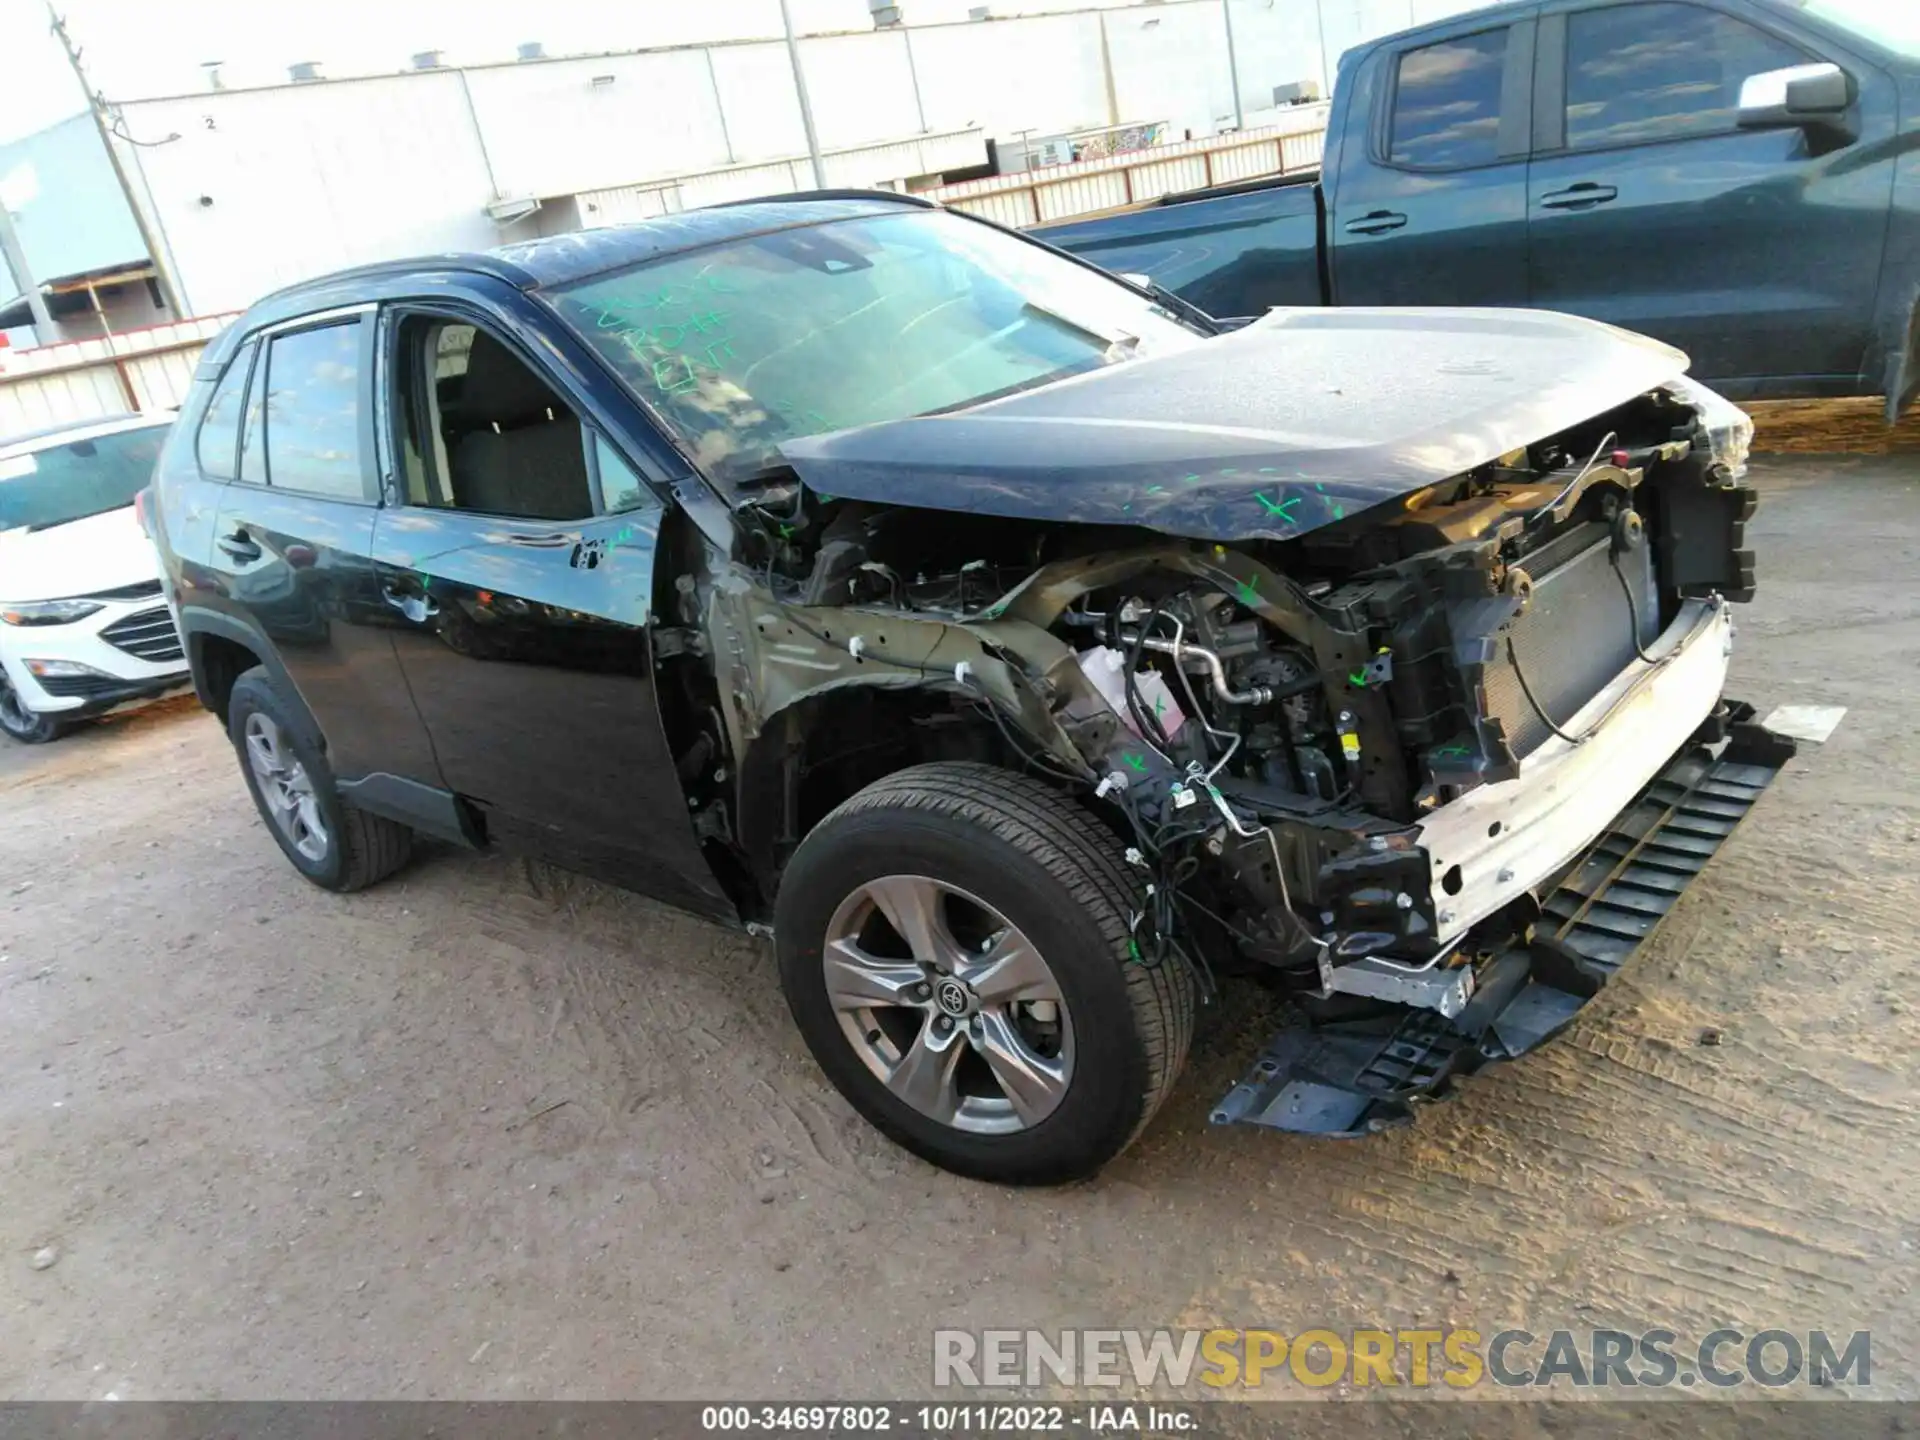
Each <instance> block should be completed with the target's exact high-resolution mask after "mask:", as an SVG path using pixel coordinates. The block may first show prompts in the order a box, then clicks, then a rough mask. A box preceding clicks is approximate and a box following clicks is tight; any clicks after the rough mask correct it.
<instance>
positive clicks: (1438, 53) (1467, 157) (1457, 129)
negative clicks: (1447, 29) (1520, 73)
mask: <svg viewBox="0 0 1920 1440" xmlns="http://www.w3.org/2000/svg"><path fill="white" fill-rule="evenodd" d="M1507 34H1508V32H1507V31H1506V30H1488V31H1484V32H1483V33H1481V34H1479V35H1460V36H1457V37H1455V38H1453V39H1451V40H1442V41H1440V42H1439V43H1438V44H1435V45H1424V46H1422V47H1421V48H1420V49H1418V50H1409V51H1407V53H1406V54H1404V55H1402V56H1401V57H1400V69H1399V78H1398V83H1397V84H1396V85H1395V87H1394V99H1393V127H1392V135H1391V138H1390V139H1389V142H1388V147H1387V158H1388V159H1389V160H1391V161H1392V162H1393V163H1394V164H1396V165H1411V166H1414V167H1416V168H1418V169H1422V170H1459V169H1463V168H1465V167H1466V166H1469V165H1490V164H1492V163H1493V162H1494V161H1496V160H1498V159H1499V158H1500V85H1501V80H1502V77H1503V76H1504V74H1505V71H1506V63H1507Z"/></svg>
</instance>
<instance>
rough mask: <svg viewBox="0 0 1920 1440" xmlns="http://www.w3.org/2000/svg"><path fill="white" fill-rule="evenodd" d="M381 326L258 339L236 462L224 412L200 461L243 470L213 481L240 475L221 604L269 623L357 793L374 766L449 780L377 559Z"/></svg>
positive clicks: (285, 329) (226, 540) (224, 491)
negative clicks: (377, 335)
mask: <svg viewBox="0 0 1920 1440" xmlns="http://www.w3.org/2000/svg"><path fill="white" fill-rule="evenodd" d="M373 332H374V326H373V313H372V307H366V308H365V309H362V310H352V311H346V312H338V311H336V312H329V313H328V314H325V315H320V316H313V317H308V318H306V319H302V320H298V321H293V322H291V323H289V324H286V325H282V326H278V327H275V328H274V329H271V330H268V331H267V332H265V333H264V334H262V335H260V336H259V337H257V339H256V340H255V341H254V342H252V345H251V351H250V354H249V357H248V358H249V359H250V361H251V365H252V371H251V375H250V377H249V378H248V381H247V389H246V391H245V393H246V396H247V402H246V407H245V414H244V416H243V418H242V424H241V426H240V431H241V434H240V448H239V455H238V458H237V462H234V456H233V452H232V451H231V450H230V449H223V448H222V444H223V441H224V442H225V443H228V444H230V443H231V442H230V439H227V438H226V437H230V435H231V431H230V429H225V428H222V427H223V425H224V421H222V414H223V413H224V412H220V411H218V410H217V409H210V411H209V414H208V417H207V420H206V422H205V424H204V425H203V427H202V439H203V441H205V440H207V438H208V437H207V430H208V429H209V428H212V429H213V431H214V435H213V439H212V445H211V448H209V446H208V445H207V444H205V443H203V444H202V445H201V447H200V455H199V461H200V465H201V467H202V469H203V470H205V469H206V468H207V467H208V466H212V467H214V469H215V471H216V472H218V471H219V470H220V469H221V468H223V466H227V467H229V468H226V469H225V474H224V475H223V476H220V475H217V476H216V477H213V478H224V479H226V480H227V483H226V484H225V485H224V486H223V487H222V488H221V489H220V490H219V492H218V494H219V499H218V518H217V519H216V520H215V522H214V527H213V543H212V546H211V548H210V550H209V552H208V562H207V571H208V574H209V576H210V578H211V580H212V583H213V587H214V590H215V593H216V596H217V605H218V608H219V609H221V610H224V611H225V612H226V613H227V614H228V615H229V616H230V617H231V618H232V619H233V620H234V621H236V622H237V623H238V624H239V625H240V626H242V627H244V629H245V630H248V631H258V632H264V634H265V635H266V638H267V639H268V640H269V641H270V642H271V651H272V653H273V655H274V657H275V659H276V661H277V664H278V665H279V666H280V667H281V668H282V669H283V671H284V674H283V677H282V678H283V679H284V680H286V681H287V682H290V683H291V684H292V685H293V687H294V688H295V689H296V690H297V691H298V692H299V694H300V698H301V699H302V700H304V701H305V702H306V706H307V709H308V710H309V711H310V712H311V713H312V715H313V717H314V720H315V722H316V723H317V724H318V725H319V728H320V733H321V736H322V737H323V739H324V742H325V744H326V747H327V758H328V762H329V763H330V764H331V765H332V767H333V771H334V774H335V776H336V777H337V778H338V779H339V780H340V781H341V782H342V784H343V785H344V786H346V787H348V789H349V792H350V791H351V787H352V785H353V784H354V783H355V782H357V781H360V780H363V779H364V778H366V777H367V776H369V775H375V774H384V775H393V776H398V777H401V778H403V779H407V780H411V781H414V782H416V783H429V784H430V783H432V782H433V781H434V778H435V772H434V764H433V754H432V750H431V749H430V748H429V746H428V744H427V736H426V730H425V728H424V727H423V726H422V725H421V723H420V716H419V714H418V712H417V711H416V710H415V709H414V706H413V701H412V699H411V697H409V696H408V694H407V687H406V681H405V679H404V678H403V677H402V675H401V673H400V666H399V661H398V660H397V658H396V657H395V655H394V650H393V640H392V634H393V630H394V628H395V626H394V623H393V621H394V617H393V614H392V612H391V611H390V610H389V609H388V608H387V607H386V606H385V605H384V604H383V603H382V602H381V599H380V587H379V583H378V581H377V579H376V577H375V575H374V571H373V565H372V561H371V559H370V553H371V550H372V542H373V521H374V513H375V505H374V502H375V497H376V495H377V493H378V492H377V490H376V488H375V468H374V460H373V420H372V406H371V403H370V402H371V399H372V393H371V376H372V369H373V366H372V359H373ZM233 378H235V376H234V372H233V370H232V368H231V367H230V368H229V372H228V377H227V379H233ZM222 383H223V385H224V384H225V383H226V380H223V382H222Z"/></svg>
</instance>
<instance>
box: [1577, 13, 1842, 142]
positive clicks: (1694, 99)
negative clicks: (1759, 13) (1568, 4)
mask: <svg viewBox="0 0 1920 1440" xmlns="http://www.w3.org/2000/svg"><path fill="white" fill-rule="evenodd" d="M1807 58H1808V57H1807V56H1806V55H1805V54H1804V53H1803V52H1802V51H1800V50H1798V49H1796V48H1795V47H1794V46H1792V45H1789V44H1787V43H1786V42H1785V41H1784V40H1777V39H1775V38H1774V37H1773V36H1771V35H1769V34H1767V33H1766V31H1764V30H1756V29H1755V28H1754V27H1753V26H1751V25H1749V24H1747V23H1746V22H1745V21H1744V20H1736V19H1735V18H1734V17H1733V16H1731V15H1726V14H1722V13H1721V12H1720V11H1718V10H1705V9H1702V8H1700V7H1699V6H1697V5H1681V4H1671V3H1660V4H1648V5H1615V6H1612V7H1609V8H1608V9H1605V10H1582V11H1577V12H1576V13H1574V14H1573V15H1570V16H1568V17H1567V148H1568V149H1570V150H1603V149H1607V148H1609V147H1611V146H1615V145H1636V144H1641V143H1643V142H1645V141H1649V140H1672V139H1680V138H1684V137H1686V136H1690V135H1722V134H1726V133H1728V132H1730V131H1732V130H1734V129H1735V128H1737V127H1736V125H1735V120H1736V119H1737V117H1738V114H1739V109H1740V86H1741V83H1742V82H1743V81H1745V80H1746V79H1747V78H1748V77H1749V76H1753V75H1760V74H1764V73H1765V72H1766V71H1769V70H1784V69H1785V68H1787V67H1788V66H1789V65H1804V64H1805V63H1806V62H1807Z"/></svg>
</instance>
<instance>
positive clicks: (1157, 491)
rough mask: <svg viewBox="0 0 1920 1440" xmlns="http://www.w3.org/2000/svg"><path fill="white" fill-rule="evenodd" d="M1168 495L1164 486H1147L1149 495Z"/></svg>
mask: <svg viewBox="0 0 1920 1440" xmlns="http://www.w3.org/2000/svg"><path fill="white" fill-rule="evenodd" d="M1166 493H1167V487H1166V486H1164V485H1149V486H1147V494H1149V495H1164V494H1166Z"/></svg>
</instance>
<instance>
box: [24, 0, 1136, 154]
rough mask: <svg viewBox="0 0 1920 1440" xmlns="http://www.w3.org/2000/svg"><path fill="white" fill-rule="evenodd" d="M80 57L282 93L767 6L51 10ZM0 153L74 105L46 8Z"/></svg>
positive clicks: (819, 5) (946, 10)
mask: <svg viewBox="0 0 1920 1440" xmlns="http://www.w3.org/2000/svg"><path fill="white" fill-rule="evenodd" d="M56 3H57V4H58V6H59V8H60V11H61V13H62V14H63V15H64V16H65V17H66V19H67V24H68V28H69V29H70V30H71V32H72V33H73V35H74V37H75V38H76V39H77V40H78V41H79V42H80V44H81V46H82V47H83V51H84V54H83V57H82V58H83V62H84V63H85V65H86V67H87V71H88V75H89V78H90V79H91V81H92V82H93V84H94V85H95V86H96V87H97V88H99V89H101V90H103V91H105V93H106V94H107V95H108V97H109V98H128V99H132V98H138V97H142V96H152V95H176V94H183V93H191V92H194V91H198V90H202V89H204V88H206V84H207V80H206V74H205V71H204V69H203V68H202V67H203V64H204V62H207V61H212V60H218V61H221V62H223V64H224V69H223V73H224V74H225V76H226V79H227V81H228V83H229V84H232V85H235V86H240V85H259V84H272V83H276V82H280V81H284V80H285V79H286V78H287V72H286V67H287V66H288V65H290V64H293V63H294V62H296V61H302V60H315V61H319V62H320V64H321V69H322V73H323V74H325V75H329V76H344V75H367V74H382V73H389V72H392V71H395V70H400V69H404V68H405V67H406V66H407V64H408V61H409V58H410V57H411V56H412V55H413V54H414V53H415V52H416V51H421V50H434V49H437V50H441V51H443V52H445V58H446V60H447V62H448V63H450V64H485V63H488V62H491V61H504V60H511V59H513V58H514V54H515V50H516V47H517V46H519V45H520V44H522V43H524V42H527V41H538V42H540V43H541V44H542V45H544V46H545V47H546V51H547V53H548V54H549V55H567V54H575V55H577V54H597V53H603V52H605V51H609V50H633V49H640V48H643V47H646V46H651V45H675V44H689V43H694V42H697V41H701V40H723V39H746V38H755V37H763V36H774V35H778V34H779V33H780V29H779V26H780V12H779V8H778V3H777V0H541V3H540V4H539V5H538V6H520V5H496V4H486V3H475V0H324V3H319V4H316V3H312V0H56ZM789 3H790V4H791V6H792V9H793V17H794V24H795V26H796V28H798V29H799V30H800V31H801V32H802V33H807V32H809V31H817V30H846V29H865V28H867V27H868V26H870V24H871V21H870V19H869V18H868V14H867V0H789ZM980 3H982V0H900V5H901V9H902V11H903V12H904V14H905V17H906V20H907V23H909V24H938V23H942V22H947V21H959V20H965V19H966V18H967V12H968V10H969V9H970V8H972V7H973V6H975V5H978V4H980ZM988 3H990V4H992V8H993V11H994V13H995V14H996V15H1012V14H1028V13H1032V12H1035V11H1041V10H1063V9H1083V8H1091V7H1093V6H1095V5H1102V6H1104V5H1110V4H1127V3H1138V0H988ZM0 55H4V56H5V57H7V64H6V66H5V69H4V73H3V74H0V142H4V141H6V140H10V139H14V138H17V137H18V136H20V135H24V134H27V133H29V132H31V131H34V130H38V129H41V128H42V127H44V126H46V125H50V124H52V123H53V122H54V121H56V120H60V119H63V118H65V117H66V116H68V115H72V114H75V113H77V112H78V111H79V110H81V109H82V108H84V106H85V100H84V97H83V95H82V92H81V90H80V88H79V84H78V82H77V81H76V80H75V79H74V77H73V72H72V70H71V69H70V68H69V67H68V65H67V63H66V59H65V57H64V56H63V55H62V54H61V51H60V48H59V46H58V45H57V44H56V43H55V42H54V40H53V38H52V37H51V35H50V34H49V33H48V12H47V5H46V0H0Z"/></svg>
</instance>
